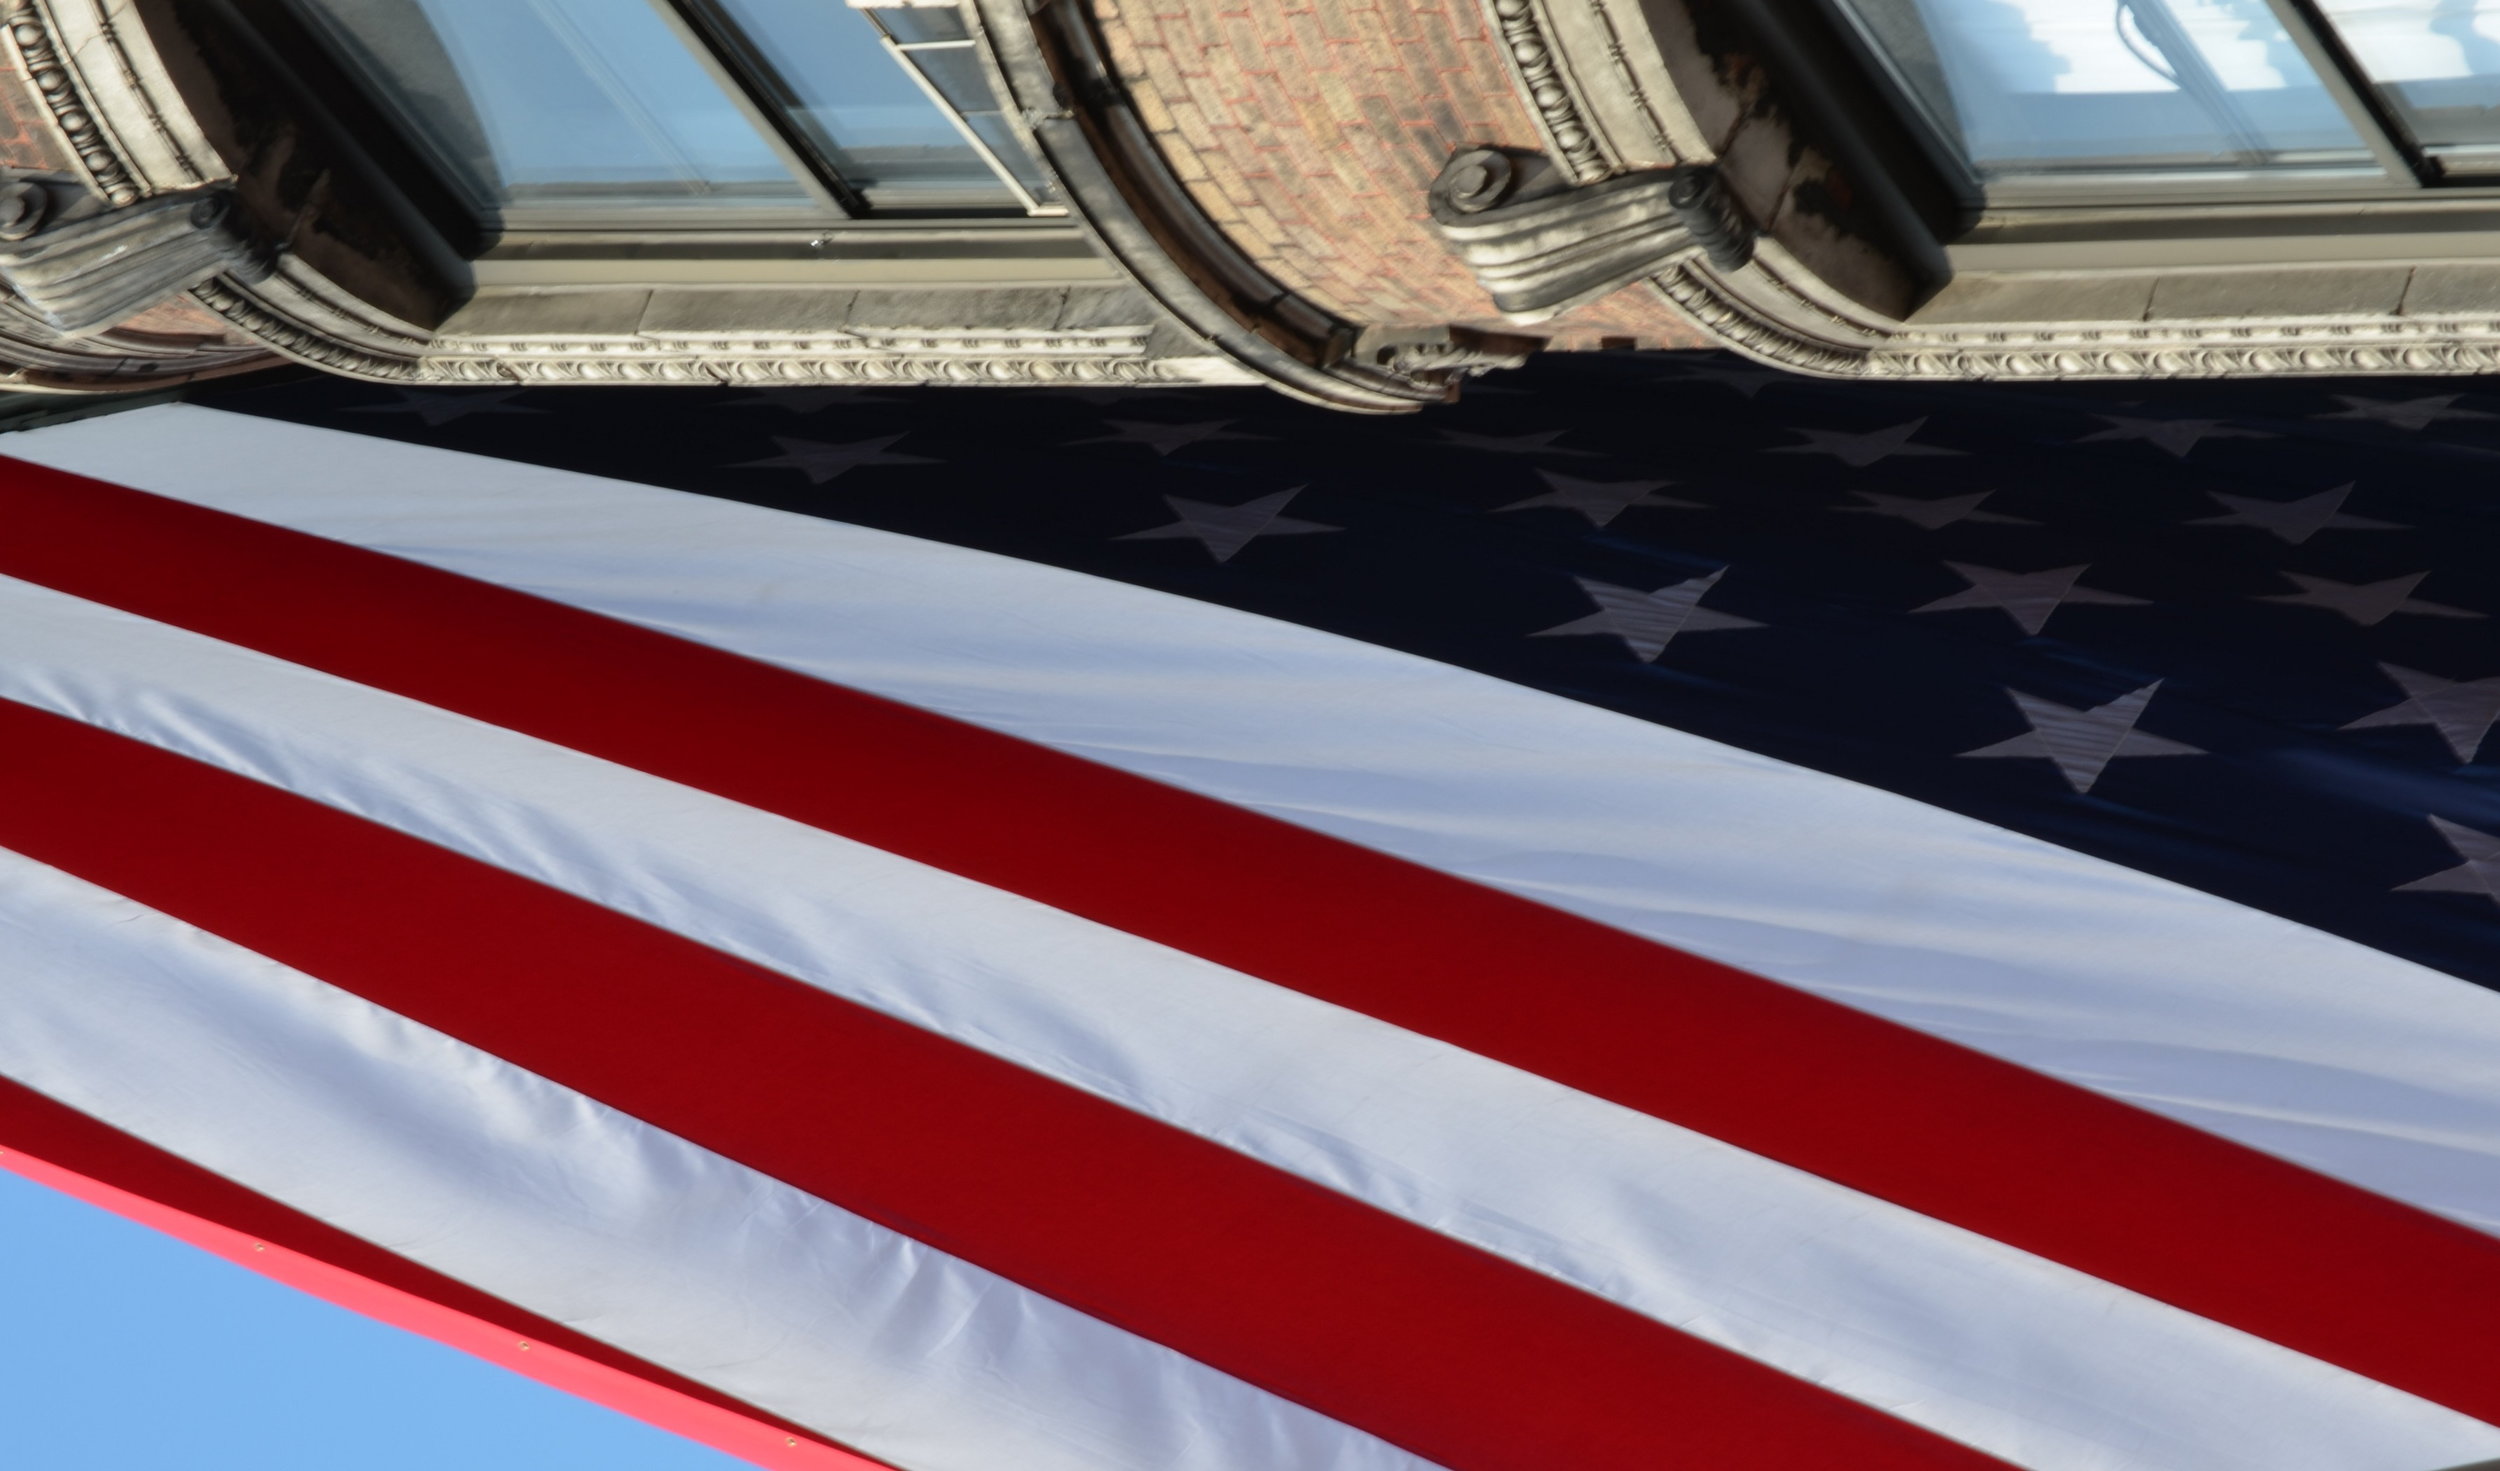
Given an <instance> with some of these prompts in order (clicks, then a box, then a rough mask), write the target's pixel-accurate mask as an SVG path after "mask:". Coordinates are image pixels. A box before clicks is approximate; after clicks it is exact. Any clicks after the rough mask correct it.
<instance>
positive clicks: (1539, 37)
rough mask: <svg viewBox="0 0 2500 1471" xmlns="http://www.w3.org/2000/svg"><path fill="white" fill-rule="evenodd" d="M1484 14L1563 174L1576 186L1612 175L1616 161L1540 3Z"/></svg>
mask: <svg viewBox="0 0 2500 1471" xmlns="http://www.w3.org/2000/svg"><path fill="white" fill-rule="evenodd" d="M1485 9H1486V10H1487V12H1488V13H1490V14H1491V16H1492V18H1493V25H1494V27H1495V29H1497V30H1499V31H1500V32H1501V36H1502V54H1503V55H1505V56H1507V57H1508V58H1509V59H1510V65H1511V73H1512V75H1513V76H1514V77H1515V78H1517V80H1518V82H1519V92H1520V95H1521V96H1523V97H1526V98H1527V99H1528V104H1529V106H1531V107H1533V108H1534V109H1535V110H1536V119H1537V130H1538V131H1539V132H1541V133H1543V134H1544V135H1545V141H1546V142H1547V143H1549V144H1551V145H1553V149H1554V155H1555V157H1557V158H1559V159H1561V160H1562V166H1563V169H1564V171H1565V172H1566V173H1568V174H1569V175H1570V176H1571V178H1572V180H1573V181H1574V182H1577V183H1588V182H1591V181H1593V180H1597V179H1602V178H1604V177H1606V176H1607V175H1608V174H1610V173H1613V172H1614V170H1615V160H1614V159H1613V158H1612V157H1610V156H1609V155H1608V153H1607V151H1606V148H1605V145H1604V144H1603V143H1602V142H1601V141H1600V136H1599V134H1598V131H1597V129H1595V128H1594V127H1591V126H1590V124H1589V120H1588V118H1587V116H1586V115H1585V114H1584V112H1583V110H1582V108H1581V106H1580V99H1579V97H1578V95H1577V94H1576V93H1575V92H1574V90H1573V87H1572V81H1571V78H1570V76H1569V74H1568V73H1567V72H1566V71H1565V69H1564V67H1563V65H1562V62H1561V58H1560V57H1559V56H1558V55H1557V54H1556V52H1555V49H1554V42H1553V38H1552V27H1551V25H1550V23H1549V22H1548V20H1547V18H1546V16H1545V13H1544V7H1543V4H1542V3H1541V0H1485Z"/></svg>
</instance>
